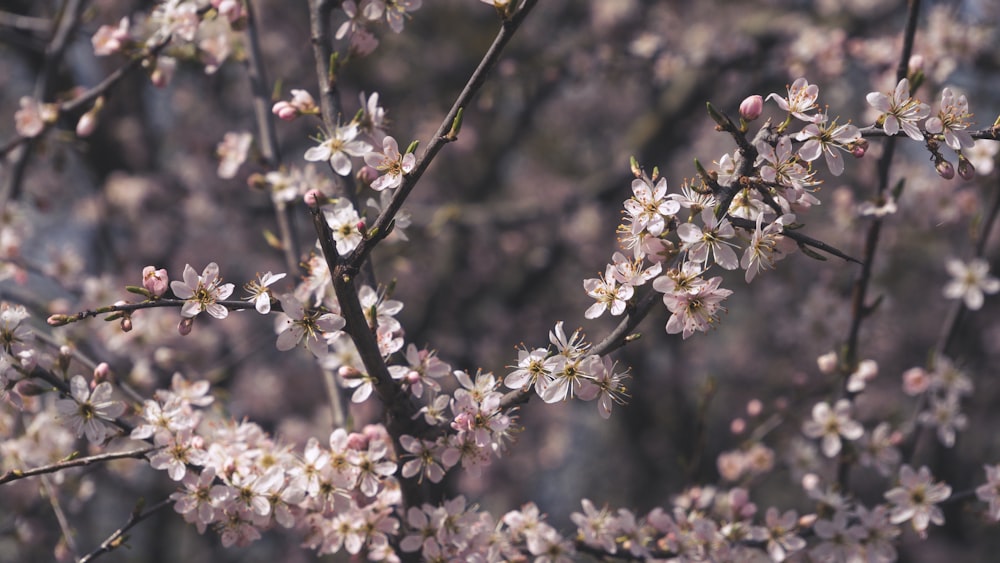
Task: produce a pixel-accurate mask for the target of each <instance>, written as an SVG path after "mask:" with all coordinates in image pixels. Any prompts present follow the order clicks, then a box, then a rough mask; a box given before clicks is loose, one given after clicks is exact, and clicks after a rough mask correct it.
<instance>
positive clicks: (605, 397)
mask: <svg viewBox="0 0 1000 563" xmlns="http://www.w3.org/2000/svg"><path fill="white" fill-rule="evenodd" d="M592 365H593V367H594V369H595V371H594V373H593V385H589V386H585V387H584V388H583V389H582V390H581V391H580V393H579V395H580V398H581V399H583V400H584V401H589V400H591V399H593V398H596V399H597V412H598V413H600V415H601V418H604V419H607V418H611V408H612V406H614V404H615V403H618V404H619V405H624V404H625V398H626V397H628V394H627V393H626V388H625V385H624V383H622V381H624V380H625V378H626V377H628V372H627V371H624V372H617V373H616V372H615V363H614V362H613V361H612V360H611V358H610V357H608V356H604V358H603V359H602V360H601V363H599V364H597V363H594V364H592ZM590 395H594V397H590Z"/></svg>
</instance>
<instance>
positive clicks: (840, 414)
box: [802, 399, 865, 457]
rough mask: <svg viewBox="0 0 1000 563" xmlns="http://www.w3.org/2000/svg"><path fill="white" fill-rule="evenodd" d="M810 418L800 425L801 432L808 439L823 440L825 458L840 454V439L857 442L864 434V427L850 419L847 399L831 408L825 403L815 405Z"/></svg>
mask: <svg viewBox="0 0 1000 563" xmlns="http://www.w3.org/2000/svg"><path fill="white" fill-rule="evenodd" d="M812 417H813V419H812V420H807V421H806V422H805V423H803V424H802V432H803V433H805V435H806V436H809V437H810V438H822V439H823V454H824V455H826V457H833V456H835V455H837V454H838V453H840V448H841V441H840V438H841V437H844V438H846V439H848V440H857V439H858V438H860V437H861V436H862V435H863V434H864V433H865V429H864V427H862V426H861V425H860V424H858V423H857V422H856V421H854V420H852V419H851V403H850V401H848V400H847V399H840V400H839V401H837V403H836V404H835V405H834V406H833V408H830V404H829V403H826V402H819V403H816V405H815V406H814V407H813V410H812Z"/></svg>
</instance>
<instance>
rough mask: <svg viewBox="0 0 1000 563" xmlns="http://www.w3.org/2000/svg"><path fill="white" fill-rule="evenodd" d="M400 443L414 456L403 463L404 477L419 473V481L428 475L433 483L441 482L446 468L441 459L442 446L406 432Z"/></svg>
mask: <svg viewBox="0 0 1000 563" xmlns="http://www.w3.org/2000/svg"><path fill="white" fill-rule="evenodd" d="M399 443H400V445H401V446H403V449H404V450H406V451H407V452H408V453H409V455H411V456H412V457H413V459H410V460H409V461H407V462H406V463H404V464H403V470H402V475H403V477H407V478H410V477H413V476H415V475H418V474H419V475H420V477H419V479H418V481H419V480H423V478H424V476H425V475H426V476H427V478H428V479H430V480H431V482H432V483H440V482H441V479H443V478H444V472H445V469H444V466H443V465H442V463H441V461H440V455H441V451H442V448H441V447H440V446H439V445H438V444H437V443H435V442H430V441H427V440H421V439H418V438H414V437H413V436H407V435H405V434H404V435H403V436H400V438H399ZM404 457H405V456H404Z"/></svg>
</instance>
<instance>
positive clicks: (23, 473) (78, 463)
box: [0, 447, 159, 485]
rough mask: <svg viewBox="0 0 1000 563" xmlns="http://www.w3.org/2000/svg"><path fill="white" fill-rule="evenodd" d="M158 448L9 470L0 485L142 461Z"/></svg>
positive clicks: (0, 479) (2, 477) (0, 480)
mask: <svg viewBox="0 0 1000 563" xmlns="http://www.w3.org/2000/svg"><path fill="white" fill-rule="evenodd" d="M158 449H159V448H155V447H150V448H141V449H138V450H129V451H126V452H112V453H106V454H98V455H92V456H88V457H78V458H76V459H68V460H66V461H60V462H57V463H53V464H51V465H43V466H41V467H35V468H34V469H24V470H21V469H11V470H10V471H8V472H6V473H4V474H3V475H0V485H3V484H4V483H9V482H11V481H17V480H18V479H26V478H28V477H34V476H36V475H44V474H46V473H55V472H57V471H62V470H63V469H69V468H70V467H84V466H87V465H92V464H95V463H101V462H105V461H113V460H116V459H129V458H134V459H142V458H144V457H145V456H146V454H148V453H149V452H153V451H156V450H158Z"/></svg>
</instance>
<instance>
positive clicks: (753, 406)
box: [747, 399, 764, 416]
mask: <svg viewBox="0 0 1000 563" xmlns="http://www.w3.org/2000/svg"><path fill="white" fill-rule="evenodd" d="M763 410H764V403H761V402H760V399H750V401H749V402H747V414H748V415H750V416H757V415H759V414H760V413H761V412H762V411H763Z"/></svg>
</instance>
